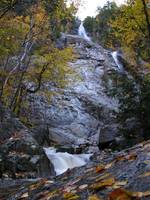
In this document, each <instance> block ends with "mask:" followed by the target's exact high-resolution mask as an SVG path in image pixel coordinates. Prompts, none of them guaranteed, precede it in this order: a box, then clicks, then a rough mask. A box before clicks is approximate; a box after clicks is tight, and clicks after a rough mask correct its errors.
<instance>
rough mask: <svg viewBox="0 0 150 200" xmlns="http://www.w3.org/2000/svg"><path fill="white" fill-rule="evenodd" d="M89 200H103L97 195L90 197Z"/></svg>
mask: <svg viewBox="0 0 150 200" xmlns="http://www.w3.org/2000/svg"><path fill="white" fill-rule="evenodd" d="M88 200H102V199H101V198H100V197H98V196H97V195H92V196H89V198H88Z"/></svg>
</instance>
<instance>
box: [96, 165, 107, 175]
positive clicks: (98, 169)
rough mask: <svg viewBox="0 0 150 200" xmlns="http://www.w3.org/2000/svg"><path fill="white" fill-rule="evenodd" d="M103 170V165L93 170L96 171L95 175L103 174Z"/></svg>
mask: <svg viewBox="0 0 150 200" xmlns="http://www.w3.org/2000/svg"><path fill="white" fill-rule="evenodd" d="M104 170H105V165H99V166H97V167H96V169H95V171H96V172H97V173H99V172H103V171H104Z"/></svg>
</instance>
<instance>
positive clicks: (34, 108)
mask: <svg viewBox="0 0 150 200" xmlns="http://www.w3.org/2000/svg"><path fill="white" fill-rule="evenodd" d="M61 40H62V41H65V44H66V45H69V46H71V47H73V49H74V52H75V54H76V59H75V60H73V61H72V62H70V63H69V66H70V68H71V69H73V70H74V71H75V75H74V77H73V76H70V77H67V79H68V82H69V83H68V85H67V86H66V88H65V89H63V90H62V89H61V90H60V89H59V88H55V87H53V88H52V87H51V86H49V91H53V92H55V91H59V90H60V92H59V93H58V94H57V95H55V96H54V97H53V98H52V101H51V102H50V103H48V102H47V101H46V100H45V98H44V97H42V96H39V95H32V96H30V97H29V98H30V100H31V114H30V119H31V121H32V122H33V123H34V124H38V125H39V124H42V123H43V124H45V125H46V129H48V130H49V132H47V135H48V137H47V138H49V140H50V141H51V142H54V143H56V144H59V145H68V146H72V145H77V146H78V145H82V144H83V145H84V144H88V145H89V146H96V145H97V144H98V143H99V141H100V143H107V142H108V143H109V142H111V141H114V140H115V138H116V137H118V124H117V122H116V119H115V112H117V111H118V103H117V99H114V98H112V97H109V96H108V95H107V89H106V88H111V87H113V82H112V81H111V79H110V78H109V76H110V74H111V73H113V72H114V71H117V70H118V73H120V72H119V69H118V68H117V66H116V64H115V62H114V60H113V58H112V56H111V53H110V52H109V51H106V50H104V49H103V48H102V47H101V46H99V45H97V44H94V43H92V42H87V41H86V40H84V39H83V38H81V37H79V36H75V35H63V36H62V39H61ZM35 116H36V117H35ZM37 129H38V126H37ZM99 138H100V139H99Z"/></svg>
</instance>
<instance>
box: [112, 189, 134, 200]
mask: <svg viewBox="0 0 150 200" xmlns="http://www.w3.org/2000/svg"><path fill="white" fill-rule="evenodd" d="M108 200H131V196H130V195H129V193H128V192H127V191H126V190H124V189H122V188H119V189H115V190H114V191H112V192H111V193H110V194H109V195H108Z"/></svg>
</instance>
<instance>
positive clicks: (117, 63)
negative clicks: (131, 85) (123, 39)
mask: <svg viewBox="0 0 150 200" xmlns="http://www.w3.org/2000/svg"><path fill="white" fill-rule="evenodd" d="M111 55H112V57H113V59H114V61H115V63H116V65H117V67H118V69H119V70H120V71H122V72H123V71H124V68H123V65H122V64H121V63H120V61H119V60H118V51H114V52H112V53H111Z"/></svg>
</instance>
